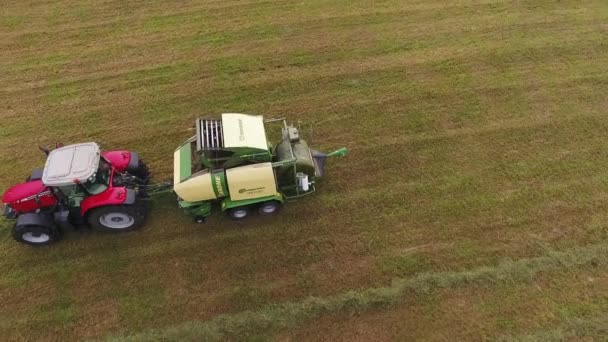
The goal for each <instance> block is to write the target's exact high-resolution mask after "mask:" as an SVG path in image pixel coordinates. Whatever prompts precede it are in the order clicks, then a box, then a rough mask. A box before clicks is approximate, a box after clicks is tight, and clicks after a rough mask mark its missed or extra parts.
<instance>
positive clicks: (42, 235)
mask: <svg viewBox="0 0 608 342" xmlns="http://www.w3.org/2000/svg"><path fill="white" fill-rule="evenodd" d="M60 237H61V234H60V231H59V229H57V228H50V227H45V226H37V225H27V226H17V225H15V226H14V227H13V239H15V240H16V241H17V242H21V243H25V244H28V245H31V246H46V245H49V244H51V243H53V242H55V241H57V240H59V238H60Z"/></svg>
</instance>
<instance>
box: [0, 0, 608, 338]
mask: <svg viewBox="0 0 608 342" xmlns="http://www.w3.org/2000/svg"><path fill="white" fill-rule="evenodd" d="M607 37H608V4H607V3H606V2H604V1H582V2H578V1H517V2H512V1H501V0H488V1H485V0H483V1H447V0H444V1H422V0H417V1H397V0H392V1H373V2H371V1H351V0H348V1H347V0H335V1H322V0H307V1H274V0H267V1H253V0H243V1H218V0H210V1H192V0H182V1H175V2H169V1H159V0H156V1H153V0H150V1H144V0H133V1H116V0H100V1H93V0H81V1H76V0H58V1H33V0H26V1H21V0H3V1H2V4H1V6H0V75H1V76H0V119H1V123H0V188H2V189H5V188H6V187H8V186H9V185H11V184H13V183H15V182H18V181H21V180H22V179H23V178H24V177H25V176H26V175H27V174H28V173H29V171H30V170H31V169H33V168H35V167H39V166H40V165H41V164H42V163H43V156H42V154H41V153H40V152H38V151H37V147H36V146H37V145H38V144H41V145H51V144H53V143H54V142H56V141H62V142H64V143H75V142H82V141H97V142H99V143H100V144H101V145H102V146H103V147H104V148H106V149H120V148H128V149H132V150H135V151H138V152H139V153H140V154H141V155H142V156H143V158H144V159H145V160H146V161H147V162H148V164H149V165H150V166H151V168H152V169H153V171H154V175H155V178H156V179H157V180H164V179H166V178H169V177H170V176H171V172H172V152H173V150H174V149H175V147H176V146H177V145H178V144H179V143H180V142H181V141H183V140H184V139H186V138H188V137H189V136H191V135H192V130H191V127H192V124H193V120H194V118H196V117H198V116H214V115H217V114H219V113H222V112H245V113H258V114H265V115H266V116H286V117H287V118H288V119H290V120H292V121H297V120H302V121H303V122H304V123H305V127H308V126H307V125H309V124H310V125H311V126H312V127H313V130H312V137H310V135H311V132H309V131H308V129H306V132H305V134H306V135H308V136H309V137H310V139H309V140H311V141H310V142H311V144H312V145H314V146H315V147H318V148H320V149H323V150H330V149H332V148H337V147H340V146H347V147H348V148H349V150H350V154H349V155H348V156H347V157H346V158H345V159H338V160H331V161H330V164H329V165H328V168H327V169H326V172H327V177H326V178H325V179H323V182H322V184H321V186H320V191H319V192H318V193H317V194H316V195H315V196H314V197H310V198H306V199H304V200H302V201H300V202H298V203H297V204H296V203H294V204H291V205H288V206H286V207H285V208H284V210H283V212H282V213H281V214H280V215H279V216H278V217H274V218H257V217H256V218H253V219H250V220H248V221H246V222H245V223H238V224H237V223H234V222H231V221H229V220H228V219H227V218H225V217H223V216H221V215H220V214H217V213H216V214H215V215H214V216H213V217H212V218H211V219H210V221H209V222H208V223H206V224H205V225H203V226H199V225H195V224H193V223H192V222H191V220H190V218H188V217H186V216H185V215H183V214H182V213H181V212H180V211H179V210H178V208H176V205H175V202H174V198H172V197H171V196H165V197H163V198H159V199H158V200H155V201H154V202H153V203H152V204H151V208H150V215H149V219H148V221H147V224H146V225H145V226H144V227H143V228H142V229H141V230H140V231H138V232H133V233H127V234H123V235H107V234H101V233H97V232H72V233H69V234H68V235H67V236H66V238H65V239H64V240H63V241H61V242H60V243H58V244H56V245H54V246H52V247H50V248H39V249H35V248H29V247H25V246H22V245H19V244H17V243H15V242H14V241H13V240H12V238H11V236H10V228H11V223H9V222H6V221H0V226H1V229H0V303H2V304H1V305H0V317H2V319H1V320H0V336H2V340H37V341H41V340H61V341H66V340H83V339H111V340H115V341H125V340H154V339H158V340H161V339H162V340H216V339H225V338H232V339H260V340H266V339H274V340H293V341H298V340H344V341H352V340H393V339H403V340H413V339H421V340H455V339H467V340H481V339H490V340H562V339H568V338H575V339H576V338H596V339H602V338H605V336H606V334H607V333H608V320H607V319H606V317H607V315H608V296H607V295H606V293H607V291H608V253H607V252H608V177H607V176H606V170H607V169H608V149H606V141H607V138H606V132H607V131H608V121H607V120H606V119H607V116H606V114H607V113H606V110H607V108H608V95H607V94H608V39H606V38H607Z"/></svg>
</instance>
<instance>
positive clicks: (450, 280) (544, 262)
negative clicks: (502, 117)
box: [109, 243, 608, 341]
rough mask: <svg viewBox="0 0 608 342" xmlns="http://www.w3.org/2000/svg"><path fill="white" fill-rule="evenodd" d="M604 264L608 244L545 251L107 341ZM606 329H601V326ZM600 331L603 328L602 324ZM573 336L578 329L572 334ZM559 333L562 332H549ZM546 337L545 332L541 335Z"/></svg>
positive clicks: (180, 333)
mask: <svg viewBox="0 0 608 342" xmlns="http://www.w3.org/2000/svg"><path fill="white" fill-rule="evenodd" d="M607 264H608V245H606V244H604V243H602V244H596V245H589V246H586V247H577V248H573V249H570V250H567V251H563V252H557V251H549V252H548V253H547V254H546V255H545V256H540V257H535V258H527V259H521V260H505V261H503V262H501V263H499V264H498V265H496V266H487V267H480V268H476V269H471V270H467V271H460V272H456V271H454V272H433V273H424V274H421V275H418V276H416V277H412V278H397V279H395V280H394V281H393V282H392V284H391V285H390V286H387V287H378V288H370V289H366V290H362V291H349V292H345V293H342V294H338V295H335V296H330V297H325V298H320V297H311V298H308V299H306V300H304V301H301V302H287V303H282V304H276V305H271V306H268V307H266V308H264V309H261V310H257V311H244V312H240V313H235V314H225V315H221V316H218V317H217V318H215V319H212V320H210V321H198V322H188V323H185V324H182V325H179V326H175V327H171V328H167V329H155V330H150V331H147V332H143V333H140V334H136V335H131V336H124V337H112V338H109V341H151V340H163V341H164V340H176V341H184V340H197V341H202V340H205V341H213V340H221V339H225V338H227V337H236V336H238V337H243V336H250V335H257V334H260V333H264V332H269V331H272V330H277V329H282V328H288V327H293V326H296V325H298V324H299V323H302V322H303V321H306V320H310V319H312V318H315V317H318V316H321V315H325V314H334V313H339V312H352V313H360V312H364V311H366V310H369V309H372V308H376V307H382V306H388V305H393V304H395V303H398V302H399V301H400V300H402V299H404V298H405V297H406V296H417V295H421V294H428V293H430V292H432V291H433V290H436V289H442V288H450V287H457V286H464V285H467V284H471V283H474V284H478V285H484V284H488V285H492V284H496V283H508V282H520V281H529V280H531V279H533V278H534V276H535V275H537V274H539V273H544V272H551V271H563V270H569V269H573V268H580V267H583V266H587V267H600V266H601V267H604V266H606V265H607ZM602 326H605V325H602ZM600 328H601V326H600ZM574 331H575V332H576V329H575V330H574ZM552 333H555V334H557V335H556V336H558V335H559V334H561V333H562V332H560V331H555V332H552ZM543 334H544V333H543Z"/></svg>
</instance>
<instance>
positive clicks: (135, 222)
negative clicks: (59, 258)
mask: <svg viewBox="0 0 608 342" xmlns="http://www.w3.org/2000/svg"><path fill="white" fill-rule="evenodd" d="M43 151H44V152H45V153H46V154H47V159H46V164H45V166H44V169H43V170H34V171H33V172H32V175H31V176H30V177H28V178H27V180H26V181H25V183H21V184H17V185H14V186H13V187H11V188H9V189H8V190H7V191H6V192H5V193H4V195H3V196H2V203H3V204H4V216H5V217H6V218H8V219H15V220H16V222H15V225H14V227H13V238H14V239H15V240H17V241H18V242H22V243H26V244H30V245H35V246H39V245H47V244H50V243H52V242H53V241H55V240H57V239H59V238H60V237H61V233H62V231H63V230H65V229H70V228H75V227H79V226H82V225H87V224H88V225H90V226H91V227H93V228H97V229H101V230H105V231H112V232H115V231H128V230H133V229H135V228H137V227H138V226H140V225H141V223H142V222H143V220H144V218H145V206H144V205H143V200H142V199H143V197H144V192H145V191H142V189H144V188H145V184H146V183H147V182H148V178H149V171H148V168H147V167H146V165H145V164H144V163H143V162H142V160H141V159H140V158H139V155H138V154H137V153H135V152H130V151H106V152H102V151H101V150H100V148H99V146H98V145H97V144H95V143H84V144H76V145H69V146H63V147H57V148H56V149H54V150H52V151H50V152H49V151H48V150H45V149H43Z"/></svg>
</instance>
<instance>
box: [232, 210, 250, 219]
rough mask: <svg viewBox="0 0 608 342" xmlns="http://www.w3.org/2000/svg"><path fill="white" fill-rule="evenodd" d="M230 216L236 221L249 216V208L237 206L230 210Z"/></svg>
mask: <svg viewBox="0 0 608 342" xmlns="http://www.w3.org/2000/svg"><path fill="white" fill-rule="evenodd" d="M228 216H230V218H231V219H233V220H235V221H239V220H243V219H245V218H247V217H248V216H249V208H247V207H237V208H232V209H230V210H228Z"/></svg>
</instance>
